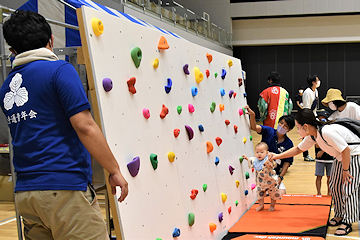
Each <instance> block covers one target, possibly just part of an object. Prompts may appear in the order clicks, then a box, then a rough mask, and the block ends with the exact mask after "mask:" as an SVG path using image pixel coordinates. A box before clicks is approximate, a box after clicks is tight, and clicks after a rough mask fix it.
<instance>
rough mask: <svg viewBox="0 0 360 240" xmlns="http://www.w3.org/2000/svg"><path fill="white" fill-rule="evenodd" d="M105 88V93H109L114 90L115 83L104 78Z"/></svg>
mask: <svg viewBox="0 0 360 240" xmlns="http://www.w3.org/2000/svg"><path fill="white" fill-rule="evenodd" d="M103 87H104V90H105V92H109V91H110V90H111V89H112V88H113V82H112V81H111V79H110V78H104V79H103Z"/></svg>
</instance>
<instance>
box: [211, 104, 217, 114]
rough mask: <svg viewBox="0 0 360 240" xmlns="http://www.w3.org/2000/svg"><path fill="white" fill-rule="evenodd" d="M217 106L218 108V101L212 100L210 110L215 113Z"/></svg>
mask: <svg viewBox="0 0 360 240" xmlns="http://www.w3.org/2000/svg"><path fill="white" fill-rule="evenodd" d="M215 108H216V103H215V102H212V103H211V105H210V111H211V112H212V113H213V112H214V111H215Z"/></svg>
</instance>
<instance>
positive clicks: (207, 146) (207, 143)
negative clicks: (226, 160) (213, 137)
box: [206, 142, 214, 153]
mask: <svg viewBox="0 0 360 240" xmlns="http://www.w3.org/2000/svg"><path fill="white" fill-rule="evenodd" d="M206 149H207V153H211V152H212V150H214V146H213V145H212V143H211V142H206Z"/></svg>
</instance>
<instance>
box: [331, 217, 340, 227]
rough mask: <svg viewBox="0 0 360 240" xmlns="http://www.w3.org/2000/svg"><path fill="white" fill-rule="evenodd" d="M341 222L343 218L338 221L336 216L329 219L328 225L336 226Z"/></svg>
mask: <svg viewBox="0 0 360 240" xmlns="http://www.w3.org/2000/svg"><path fill="white" fill-rule="evenodd" d="M341 223H342V221H341V220H339V221H336V219H335V218H332V219H330V220H329V222H328V226H331V227H335V226H339V225H340V224H341Z"/></svg>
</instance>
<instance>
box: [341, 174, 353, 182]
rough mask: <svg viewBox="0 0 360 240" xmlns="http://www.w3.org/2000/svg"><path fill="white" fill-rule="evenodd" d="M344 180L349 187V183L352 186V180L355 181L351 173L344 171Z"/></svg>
mask: <svg viewBox="0 0 360 240" xmlns="http://www.w3.org/2000/svg"><path fill="white" fill-rule="evenodd" d="M342 178H343V179H342V180H343V183H345V185H347V184H348V183H350V184H351V179H354V177H353V176H351V175H350V172H349V171H343V174H342Z"/></svg>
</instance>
